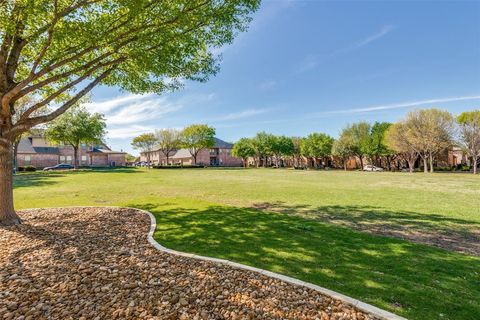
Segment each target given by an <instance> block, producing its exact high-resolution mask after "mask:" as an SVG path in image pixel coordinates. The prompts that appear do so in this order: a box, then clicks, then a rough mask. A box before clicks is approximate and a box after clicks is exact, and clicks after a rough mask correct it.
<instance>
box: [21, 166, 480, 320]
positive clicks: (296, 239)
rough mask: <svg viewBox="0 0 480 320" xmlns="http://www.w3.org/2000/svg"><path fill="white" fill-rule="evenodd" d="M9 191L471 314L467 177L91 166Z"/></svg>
mask: <svg viewBox="0 0 480 320" xmlns="http://www.w3.org/2000/svg"><path fill="white" fill-rule="evenodd" d="M15 197H16V200H15V202H16V206H17V208H30V207H47V206H71V205H128V206H135V207H139V208H144V209H148V210H150V211H152V212H153V213H154V214H155V215H156V217H157V222H158V228H157V231H156V233H155V237H156V239H157V240H158V241H159V242H161V243H162V244H164V245H166V246H167V247H171V248H174V249H178V250H181V251H187V252H193V253H198V254H202V255H208V256H214V257H220V258H226V259H230V260H234V261H238V262H241V263H245V264H249V265H254V266H257V267H260V268H265V269H269V270H272V271H275V272H280V273H283V274H287V275H290V276H293V277H297V278H300V279H302V280H306V281H309V282H313V283H317V284H319V285H321V286H324V287H327V288H329V289H332V290H336V291H339V292H341V293H344V294H347V295H350V296H352V297H355V298H357V299H360V300H362V301H365V302H368V303H371V304H374V305H376V306H378V307H381V308H384V309H387V310H390V311H392V312H394V313H397V314H400V315H403V316H405V317H407V318H411V319H478V316H479V315H480V258H479V257H478V256H474V255H473V253H476V252H477V250H479V249H480V248H479V245H480V244H479V241H478V239H479V237H480V177H474V176H473V175H464V174H443V173H442V174H440V173H439V174H433V175H424V174H414V175H410V174H401V173H397V174H392V173H362V172H340V171H329V172H328V171H294V170H275V169H258V170H257V169H252V170H235V169H208V170H204V169H201V170H198V169H191V170H145V169H117V170H95V171H80V172H72V173H56V172H54V173H35V174H25V175H19V176H17V177H16V181H15ZM382 235H389V237H385V236H382ZM402 238H403V239H408V240H410V241H406V240H402ZM426 244H428V245H426ZM433 245H435V246H437V247H434V246H433ZM438 247H443V248H447V249H449V250H444V249H441V248H438ZM454 251H463V252H470V253H472V254H463V253H458V252H454Z"/></svg>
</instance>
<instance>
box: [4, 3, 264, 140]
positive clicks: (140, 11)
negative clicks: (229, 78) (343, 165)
mask: <svg viewBox="0 0 480 320" xmlns="http://www.w3.org/2000/svg"><path fill="white" fill-rule="evenodd" d="M258 5H259V1H258V0H224V1H213V0H179V1H160V0H139V1H120V0H104V1H100V0H58V1H13V0H6V1H3V2H2V5H1V8H0V20H1V21H2V24H1V26H0V41H1V45H0V101H1V112H0V120H1V121H0V129H1V131H0V138H6V139H9V138H10V137H13V136H15V135H18V134H20V133H21V132H22V131H25V130H28V128H30V127H32V126H35V125H37V124H41V123H45V122H48V121H50V120H53V119H54V118H55V117H57V116H59V115H60V114H62V113H63V112H65V111H66V110H67V109H68V108H69V107H71V106H72V105H74V104H75V103H76V102H77V101H78V100H79V99H80V98H81V97H82V96H84V95H85V94H87V93H88V92H89V91H90V90H91V89H92V88H93V87H94V86H96V85H98V84H100V83H102V84H105V85H112V86H113V85H115V86H119V87H120V88H122V89H123V90H127V91H130V92H134V93H145V92H156V93H159V92H162V91H164V90H171V89H176V88H179V87H180V86H181V82H180V81H179V80H181V79H190V80H197V81H205V80H207V79H208V78H209V76H210V75H213V74H215V73H216V72H217V71H218V57H216V56H214V55H213V53H212V52H213V51H212V49H213V48H216V47H220V46H222V45H224V44H226V43H230V42H231V41H232V40H233V38H234V36H235V35H236V33H237V32H239V31H244V30H245V29H246V27H247V24H248V22H249V21H250V19H251V17H250V16H251V13H252V12H254V11H255V10H256V9H257V7H258ZM82 85H83V86H82ZM27 95H34V96H35V97H38V98H39V99H38V100H37V99H35V101H36V103H34V104H32V105H31V106H30V107H29V108H28V109H27V110H26V111H24V112H23V113H22V115H21V117H20V121H18V122H17V123H16V124H13V123H12V121H11V117H12V116H13V115H14V114H15V113H17V109H16V107H15V105H16V102H17V101H18V100H19V99H21V98H22V97H24V96H27ZM47 105H50V106H55V108H54V109H53V110H52V111H51V112H49V113H46V114H43V115H40V116H35V115H34V112H35V111H36V110H38V109H40V108H42V107H44V106H47Z"/></svg>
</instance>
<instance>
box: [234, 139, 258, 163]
mask: <svg viewBox="0 0 480 320" xmlns="http://www.w3.org/2000/svg"><path fill="white" fill-rule="evenodd" d="M232 155H233V156H235V157H238V158H242V161H243V166H244V167H247V164H248V163H247V161H248V158H249V157H254V156H255V146H254V144H253V141H252V139H249V138H241V139H240V140H238V141H237V142H236V143H235V144H234V145H233V149H232Z"/></svg>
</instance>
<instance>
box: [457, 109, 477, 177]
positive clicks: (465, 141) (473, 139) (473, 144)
mask: <svg viewBox="0 0 480 320" xmlns="http://www.w3.org/2000/svg"><path fill="white" fill-rule="evenodd" d="M457 122H458V124H459V126H460V137H459V138H460V139H459V144H460V145H461V146H462V148H463V149H464V150H465V151H466V152H467V154H468V156H470V157H471V158H472V160H473V173H474V174H476V173H477V167H478V162H479V159H480V110H473V111H466V112H463V113H462V114H460V115H459V116H458V117H457Z"/></svg>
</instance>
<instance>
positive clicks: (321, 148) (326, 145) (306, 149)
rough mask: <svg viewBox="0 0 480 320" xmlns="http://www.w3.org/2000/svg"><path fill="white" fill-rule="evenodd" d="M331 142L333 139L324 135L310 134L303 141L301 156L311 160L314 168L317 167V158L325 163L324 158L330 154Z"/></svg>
mask: <svg viewBox="0 0 480 320" xmlns="http://www.w3.org/2000/svg"><path fill="white" fill-rule="evenodd" d="M333 141H334V139H333V138H332V137H330V136H329V135H327V134H325V133H311V134H309V135H308V136H307V137H306V138H305V139H304V140H303V144H302V154H303V155H305V156H307V157H310V158H312V160H313V165H314V167H317V159H318V158H322V159H323V160H324V161H325V158H326V157H327V156H330V155H331V154H332V145H333ZM324 165H325V166H326V165H327V163H324Z"/></svg>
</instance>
